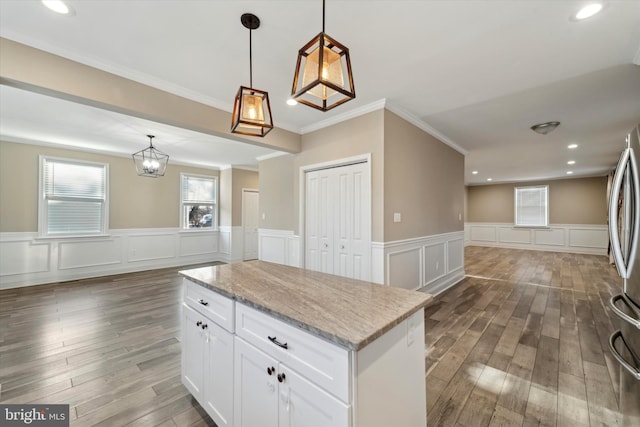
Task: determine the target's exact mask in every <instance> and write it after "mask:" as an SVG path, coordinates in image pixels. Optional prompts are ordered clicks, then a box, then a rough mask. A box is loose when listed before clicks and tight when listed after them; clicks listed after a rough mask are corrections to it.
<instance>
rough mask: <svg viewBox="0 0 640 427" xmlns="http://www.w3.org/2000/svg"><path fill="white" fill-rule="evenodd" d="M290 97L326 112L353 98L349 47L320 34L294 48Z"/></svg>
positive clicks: (354, 93) (354, 95) (354, 94)
mask: <svg viewBox="0 0 640 427" xmlns="http://www.w3.org/2000/svg"><path fill="white" fill-rule="evenodd" d="M291 95H292V97H293V98H294V99H295V100H296V101H298V102H301V103H303V104H305V105H308V106H310V107H313V108H317V109H318V110H322V111H328V110H330V109H332V108H334V107H337V106H338V105H341V104H343V103H345V102H347V101H349V100H351V99H353V98H355V97H356V92H355V88H354V86H353V75H352V73H351V60H350V59H349V49H348V48H347V47H345V46H343V45H342V44H340V43H339V42H337V41H336V40H334V39H332V38H331V37H329V36H328V35H326V34H325V33H320V34H318V35H317V36H316V37H314V38H313V39H312V40H311V41H310V42H309V43H307V44H306V45H305V46H304V47H303V48H302V49H300V50H299V51H298V61H297V63H296V71H295V75H294V78H293V87H292V89H291Z"/></svg>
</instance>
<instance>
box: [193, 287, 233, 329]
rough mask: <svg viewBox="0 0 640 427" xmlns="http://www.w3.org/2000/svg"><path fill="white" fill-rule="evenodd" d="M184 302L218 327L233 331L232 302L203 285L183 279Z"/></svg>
mask: <svg viewBox="0 0 640 427" xmlns="http://www.w3.org/2000/svg"><path fill="white" fill-rule="evenodd" d="M183 286H184V302H185V303H186V304H187V305H189V306H190V307H192V308H193V309H194V310H196V311H198V312H200V313H201V314H202V315H204V316H206V317H208V318H209V319H210V320H212V321H214V322H216V323H217V324H218V325H219V326H220V327H222V328H224V329H226V330H227V331H229V332H231V333H233V331H234V330H235V327H234V320H235V318H234V302H233V300H231V299H230V298H227V297H224V296H222V295H220V294H218V293H216V292H213V291H211V290H209V289H207V288H205V287H203V286H200V285H198V284H196V283H193V282H192V281H190V280H187V279H183Z"/></svg>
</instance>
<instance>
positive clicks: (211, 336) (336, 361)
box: [182, 280, 427, 427]
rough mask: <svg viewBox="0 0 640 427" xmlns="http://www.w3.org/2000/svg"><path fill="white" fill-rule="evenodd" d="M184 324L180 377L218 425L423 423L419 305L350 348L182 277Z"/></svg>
mask: <svg viewBox="0 0 640 427" xmlns="http://www.w3.org/2000/svg"><path fill="white" fill-rule="evenodd" d="M194 287H195V288H194ZM212 319H215V320H216V321H213V320H212ZM182 321H183V322H182V343H183V347H182V381H183V383H184V385H185V386H186V387H187V389H188V390H189V391H190V392H191V394H192V395H193V396H194V397H195V398H196V399H197V400H198V402H199V403H200V404H201V406H202V407H203V408H204V409H205V410H206V411H207V413H208V414H209V415H210V416H211V418H212V419H213V420H214V421H215V422H216V424H217V425H218V427H223V426H229V427H231V426H234V427H389V426H403V427H424V426H425V425H426V416H427V414H426V387H425V346H424V310H423V309H420V310H418V311H417V312H415V313H413V314H412V315H411V316H409V317H408V318H407V319H404V320H403V321H401V322H400V323H399V324H397V325H396V326H394V327H393V328H392V329H391V330H389V331H387V332H386V333H385V334H383V335H382V336H380V337H378V338H377V339H375V340H374V341H373V342H371V343H369V344H368V345H366V346H365V347H363V348H361V349H360V350H358V351H353V350H347V349H345V348H343V347H341V346H338V345H336V344H334V343H332V342H329V341H327V340H325V339H323V338H319V337H318V336H316V335H314V334H311V333H309V332H307V331H304V330H302V329H300V328H297V327H294V326H292V325H291V324H290V323H287V322H284V321H282V320H280V319H277V318H275V317H273V316H271V315H268V314H266V313H264V312H262V311H259V310H256V309H255V308H252V307H248V306H246V305H244V304H241V303H238V302H235V301H232V300H230V299H228V298H224V297H222V296H220V295H219V294H217V293H215V292H213V291H209V290H207V289H206V288H204V287H201V286H199V285H196V284H194V283H192V282H190V281H188V280H185V300H184V304H183V316H182Z"/></svg>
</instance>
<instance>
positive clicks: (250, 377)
mask: <svg viewBox="0 0 640 427" xmlns="http://www.w3.org/2000/svg"><path fill="white" fill-rule="evenodd" d="M277 367H278V364H277V362H276V360H275V359H273V358H272V357H269V356H267V355H266V354H265V353H263V352H262V351H260V350H258V349H257V348H255V347H254V346H252V345H251V344H248V343H246V342H245V341H244V340H242V339H241V338H238V337H236V338H235V379H234V385H235V390H234V396H235V402H234V405H235V413H234V417H235V425H236V427H276V426H277V425H278V380H277V379H276V375H277V372H276V370H277Z"/></svg>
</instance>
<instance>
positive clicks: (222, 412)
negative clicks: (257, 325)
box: [203, 319, 233, 427]
mask: <svg viewBox="0 0 640 427" xmlns="http://www.w3.org/2000/svg"><path fill="white" fill-rule="evenodd" d="M205 322H206V324H207V328H206V329H207V330H208V331H209V335H208V344H207V352H206V353H205V370H204V378H205V380H204V384H203V388H204V398H203V402H204V405H203V406H204V408H205V410H206V411H207V413H208V414H209V415H210V416H211V418H212V419H213V421H215V423H216V424H217V425H218V427H223V426H232V425H233V334H230V333H229V332H227V331H225V330H224V329H222V328H221V327H219V326H218V325H216V324H215V323H213V322H211V321H209V320H208V319H205Z"/></svg>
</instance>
